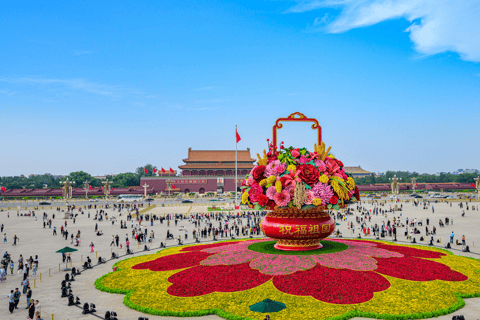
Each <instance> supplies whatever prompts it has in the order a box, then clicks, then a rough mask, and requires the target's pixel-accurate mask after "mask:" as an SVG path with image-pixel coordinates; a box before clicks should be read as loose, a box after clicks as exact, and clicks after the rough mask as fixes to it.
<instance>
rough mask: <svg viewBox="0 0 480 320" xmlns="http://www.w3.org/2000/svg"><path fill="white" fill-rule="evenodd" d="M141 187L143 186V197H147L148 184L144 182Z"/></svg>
mask: <svg viewBox="0 0 480 320" xmlns="http://www.w3.org/2000/svg"><path fill="white" fill-rule="evenodd" d="M142 187H143V199H147V188H148V187H150V186H149V185H148V184H147V183H146V182H145V183H144V184H143V186H142Z"/></svg>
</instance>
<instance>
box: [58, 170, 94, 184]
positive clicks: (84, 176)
mask: <svg viewBox="0 0 480 320" xmlns="http://www.w3.org/2000/svg"><path fill="white" fill-rule="evenodd" d="M67 178H68V180H69V181H71V182H74V181H75V183H73V184H72V185H73V186H74V187H77V188H83V183H84V182H85V181H88V182H89V184H90V185H92V186H99V185H101V182H100V180H98V179H95V178H94V177H92V175H91V174H89V173H86V172H84V171H75V172H70V174H69V175H68V176H66V177H65V178H63V179H62V182H63V181H65V180H67ZM95 180H97V181H95Z"/></svg>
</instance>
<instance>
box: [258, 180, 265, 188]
mask: <svg viewBox="0 0 480 320" xmlns="http://www.w3.org/2000/svg"><path fill="white" fill-rule="evenodd" d="M258 184H259V185H261V186H262V187H263V186H265V185H266V184H267V179H263V180H261V181H260V182H259V183H258Z"/></svg>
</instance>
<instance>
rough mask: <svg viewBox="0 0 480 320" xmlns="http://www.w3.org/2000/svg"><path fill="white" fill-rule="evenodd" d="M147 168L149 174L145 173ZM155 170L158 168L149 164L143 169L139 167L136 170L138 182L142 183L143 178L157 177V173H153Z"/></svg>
mask: <svg viewBox="0 0 480 320" xmlns="http://www.w3.org/2000/svg"><path fill="white" fill-rule="evenodd" d="M145 168H147V171H148V173H145ZM153 168H155V170H157V169H158V168H157V167H155V166H153V165H151V164H149V163H147V164H146V165H144V166H143V167H138V168H137V170H135V175H136V176H137V177H138V181H139V183H140V178H141V177H153V176H155V173H153Z"/></svg>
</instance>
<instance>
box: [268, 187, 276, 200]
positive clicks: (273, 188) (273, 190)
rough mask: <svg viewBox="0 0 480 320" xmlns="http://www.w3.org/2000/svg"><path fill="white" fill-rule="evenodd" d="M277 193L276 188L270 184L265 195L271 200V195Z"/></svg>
mask: <svg viewBox="0 0 480 320" xmlns="http://www.w3.org/2000/svg"><path fill="white" fill-rule="evenodd" d="M276 194H277V189H276V188H275V187H274V186H271V187H269V188H268V189H267V197H268V199H270V200H273V196H275V195H276Z"/></svg>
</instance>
